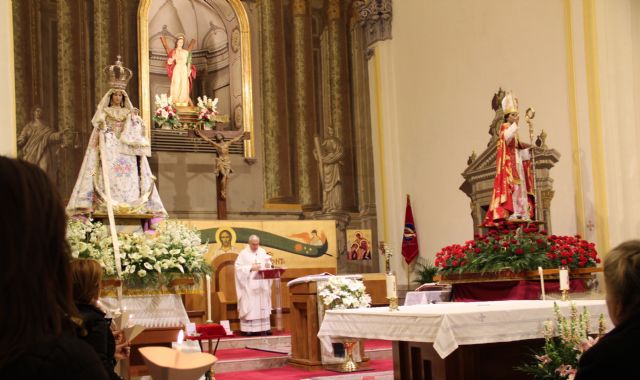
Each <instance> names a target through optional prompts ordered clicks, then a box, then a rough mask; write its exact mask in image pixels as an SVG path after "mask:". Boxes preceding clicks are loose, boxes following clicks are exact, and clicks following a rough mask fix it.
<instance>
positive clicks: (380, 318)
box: [318, 300, 612, 379]
mask: <svg viewBox="0 0 640 380" xmlns="http://www.w3.org/2000/svg"><path fill="white" fill-rule="evenodd" d="M553 302H554V301H491V302H469V303H440V304H430V305H414V306H401V307H400V310H399V311H396V312H390V311H389V309H388V308H386V307H379V308H369V309H350V310H328V311H327V312H326V314H325V317H324V320H323V321H322V325H321V326H320V330H319V331H318V338H319V339H320V341H321V343H322V344H323V345H324V346H326V347H327V348H329V344H330V343H329V342H330V338H331V337H352V338H364V339H384V340H391V341H394V344H393V357H394V370H395V371H394V372H395V373H394V376H395V378H396V379H401V378H403V379H408V378H413V379H421V378H423V379H480V378H483V376H486V375H487V373H490V374H491V375H490V376H491V377H492V378H494V379H498V378H504V379H510V378H517V376H518V375H517V373H516V374H515V375H514V373H512V371H511V368H512V367H513V366H514V365H519V364H523V363H524V361H526V360H528V359H529V356H528V355H530V349H531V348H532V347H534V346H535V345H537V344H538V342H536V341H532V340H533V339H537V340H539V345H538V347H541V346H542V337H543V335H542V329H543V323H544V322H545V321H546V320H553V319H554V315H553ZM556 302H557V303H558V305H559V306H560V308H561V310H562V313H563V314H564V315H568V314H569V307H570V304H571V303H574V304H575V305H576V306H577V307H578V310H582V308H583V307H586V308H587V309H588V310H589V312H590V314H591V325H592V329H591V331H597V325H598V318H599V316H600V314H604V315H605V316H606V317H607V318H606V320H607V327H608V328H611V327H612V323H611V321H610V320H609V319H608V314H607V308H606V305H605V301H604V300H576V301H570V302H562V301H556ZM487 353H490V356H489V357H487V356H486V354H487ZM516 353H517V354H518V355H515V354H516ZM483 355H485V356H483ZM510 359H513V360H514V361H515V362H513V363H511V362H509V360H510ZM491 360H493V362H491ZM490 362H491V363H490ZM489 363H490V364H489ZM489 365H491V366H492V367H491V368H484V369H483V368H481V367H483V366H489ZM501 369H502V370H504V369H506V370H507V371H506V372H507V373H506V374H505V375H504V377H501V375H500V374H498V372H500V370H501ZM484 371H489V372H484Z"/></svg>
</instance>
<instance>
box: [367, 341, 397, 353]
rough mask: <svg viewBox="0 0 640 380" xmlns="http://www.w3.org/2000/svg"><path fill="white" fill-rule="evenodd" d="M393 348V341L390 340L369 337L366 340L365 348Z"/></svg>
mask: <svg viewBox="0 0 640 380" xmlns="http://www.w3.org/2000/svg"><path fill="white" fill-rule="evenodd" d="M384 348H387V349H391V341H390V340H380V339H367V340H365V341H364V349H365V351H367V350H381V349H384Z"/></svg>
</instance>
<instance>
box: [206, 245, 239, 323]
mask: <svg viewBox="0 0 640 380" xmlns="http://www.w3.org/2000/svg"><path fill="white" fill-rule="evenodd" d="M237 258H238V254H236V253H224V254H222V255H220V256H218V257H216V258H215V259H213V262H212V265H213V268H214V288H213V294H214V297H213V311H214V313H215V317H214V320H215V321H218V322H219V321H221V320H225V319H226V320H229V323H230V324H231V329H232V330H238V329H239V328H240V326H239V323H240V321H239V320H238V297H237V295H236V280H235V276H236V271H235V262H236V259H237Z"/></svg>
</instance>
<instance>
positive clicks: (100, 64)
mask: <svg viewBox="0 0 640 380" xmlns="http://www.w3.org/2000/svg"><path fill="white" fill-rule="evenodd" d="M109 1H110V0H94V2H93V13H94V15H95V18H94V21H93V51H94V57H93V59H94V67H93V70H94V75H95V86H96V90H95V104H98V103H99V102H100V99H102V96H103V95H104V94H105V93H106V92H107V83H106V78H104V77H103V72H102V70H103V69H104V68H105V67H106V66H107V65H109V64H111V63H110V62H109V13H110V12H109ZM127 64H128V63H127Z"/></svg>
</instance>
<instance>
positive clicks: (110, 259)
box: [67, 219, 211, 291]
mask: <svg viewBox="0 0 640 380" xmlns="http://www.w3.org/2000/svg"><path fill="white" fill-rule="evenodd" d="M118 239H119V241H120V258H121V263H122V280H123V281H124V283H125V285H127V287H128V288H151V289H153V290H154V291H158V290H162V289H165V288H166V287H167V286H168V285H169V284H170V282H171V281H173V280H175V279H176V278H178V277H180V278H184V277H190V278H192V279H193V280H194V282H195V281H196V280H197V279H199V278H200V277H201V276H203V275H205V274H207V273H209V272H210V271H211V269H210V267H209V266H208V265H207V264H206V262H205V261H204V254H205V253H206V252H207V245H206V244H202V241H201V240H200V235H199V233H198V231H197V230H196V229H195V228H191V227H188V226H187V225H185V224H184V223H182V222H179V221H175V220H165V221H163V222H162V223H160V225H159V226H158V227H157V229H156V231H155V233H153V234H149V233H140V232H135V233H131V234H125V233H121V234H118ZM67 240H68V241H69V245H70V246H71V255H72V256H73V257H74V258H80V259H94V260H97V261H98V262H99V263H100V265H101V266H102V269H103V273H104V277H105V278H109V277H115V276H116V267H115V258H114V253H113V243H112V241H111V236H110V235H109V232H108V229H107V226H105V225H103V224H102V223H101V222H94V221H92V220H90V219H89V220H87V221H82V220H78V219H70V220H69V223H68V226H67Z"/></svg>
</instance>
